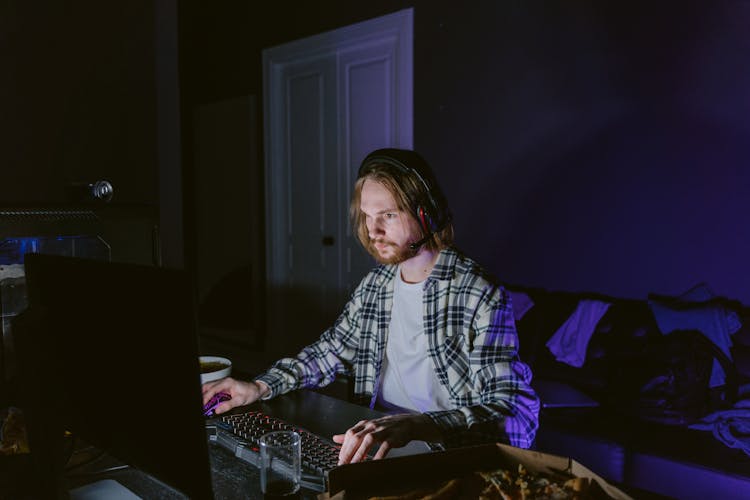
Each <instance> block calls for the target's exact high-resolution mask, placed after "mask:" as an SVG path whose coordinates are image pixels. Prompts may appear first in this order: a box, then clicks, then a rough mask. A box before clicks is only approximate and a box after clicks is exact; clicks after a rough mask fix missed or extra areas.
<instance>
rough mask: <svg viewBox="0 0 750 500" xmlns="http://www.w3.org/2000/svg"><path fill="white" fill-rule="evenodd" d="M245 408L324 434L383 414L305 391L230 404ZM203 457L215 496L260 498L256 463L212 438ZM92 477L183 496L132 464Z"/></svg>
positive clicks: (143, 491)
mask: <svg viewBox="0 0 750 500" xmlns="http://www.w3.org/2000/svg"><path fill="white" fill-rule="evenodd" d="M248 410H260V411H263V412H265V413H267V414H269V415H273V416H276V417H279V418H281V419H283V420H286V421H288V422H290V423H294V424H296V425H299V426H300V427H303V428H305V429H307V430H309V431H311V432H313V433H315V434H318V435H320V436H323V437H327V438H330V437H331V436H332V435H333V434H338V433H342V432H344V431H346V429H348V428H349V427H351V426H352V425H354V424H355V423H357V422H358V421H360V420H362V419H372V418H377V417H380V416H383V413H381V412H378V411H374V410H370V409H369V408H366V407H363V406H358V405H355V404H352V403H349V402H346V401H342V400H340V399H335V398H332V397H330V396H326V395H324V394H320V393H317V392H314V391H308V390H300V391H295V392H292V393H289V394H285V395H283V396H279V397H277V398H274V399H272V400H268V401H262V402H256V403H254V404H252V405H249V406H244V407H241V408H236V409H234V410H232V412H233V413H235V412H236V413H241V412H243V411H248ZM155 438H158V436H155ZM419 449H420V448H419V447H418V446H408V447H405V448H404V449H401V450H399V453H398V454H404V453H413V452H416V451H418V450H419ZM209 458H210V462H211V471H212V478H213V486H214V496H215V498H216V499H227V500H229V499H262V498H263V495H262V494H261V493H260V473H259V470H258V469H257V468H256V467H254V466H252V465H250V464H248V463H246V462H244V461H242V460H240V459H238V458H236V457H235V456H234V455H232V454H231V453H230V452H229V451H227V450H226V449H224V448H222V447H220V446H219V445H216V444H214V443H210V444H209ZM118 464H119V462H117V461H114V459H111V458H110V457H106V459H104V460H101V461H99V460H98V461H97V462H96V463H93V464H91V465H90V466H87V467H85V468H81V469H80V470H77V471H76V472H78V473H85V472H90V471H95V470H101V469H102V468H106V467H110V466H117V465H118ZM94 479H96V480H99V479H115V480H116V481H118V482H119V483H121V484H122V485H124V486H126V487H127V488H128V489H130V490H131V491H132V492H133V493H135V494H136V495H138V496H140V497H141V498H144V499H150V498H160V499H166V500H171V499H180V500H181V499H184V498H186V497H185V496H184V495H181V494H180V493H178V492H176V491H175V490H173V489H171V488H169V487H167V486H165V485H163V484H161V483H159V482H158V481H156V480H155V479H154V478H152V477H150V476H149V475H147V474H145V473H143V472H141V471H138V470H135V469H132V468H126V469H123V470H117V471H112V472H108V473H106V474H102V475H97V476H96V477H95V478H94ZM90 482H92V476H90V475H89V476H80V477H77V478H76V477H70V478H69V484H70V487H71V488H74V487H76V486H81V485H84V484H87V483H90ZM316 496H317V493H316V492H313V491H309V490H305V489H303V498H306V499H313V498H316Z"/></svg>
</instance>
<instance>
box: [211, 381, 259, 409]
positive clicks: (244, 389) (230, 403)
mask: <svg viewBox="0 0 750 500" xmlns="http://www.w3.org/2000/svg"><path fill="white" fill-rule="evenodd" d="M268 391H269V389H268V386H267V385H266V384H264V383H263V382H242V381H240V380H235V379H233V378H231V377H226V378H222V379H219V380H215V381H213V382H206V383H205V384H203V404H204V405H205V404H206V403H208V401H209V400H210V399H211V397H212V396H213V395H214V394H216V393H217V392H226V393H227V394H229V395H230V396H232V399H228V400H226V401H224V402H222V403H221V404H219V405H218V406H217V407H216V408H215V409H214V413H216V414H217V415H218V414H220V413H224V412H227V411H229V410H231V409H232V408H234V407H235V406H243V405H249V404H250V403H253V402H255V401H257V400H258V399H260V398H261V397H263V396H265V395H266V394H267V393H268Z"/></svg>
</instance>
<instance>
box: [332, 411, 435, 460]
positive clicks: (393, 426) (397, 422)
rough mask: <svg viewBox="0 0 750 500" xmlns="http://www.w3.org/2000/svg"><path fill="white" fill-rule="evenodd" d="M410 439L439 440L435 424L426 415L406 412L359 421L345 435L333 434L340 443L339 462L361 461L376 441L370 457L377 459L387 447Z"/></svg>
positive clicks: (386, 451)
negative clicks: (375, 447) (373, 453)
mask: <svg viewBox="0 0 750 500" xmlns="http://www.w3.org/2000/svg"><path fill="white" fill-rule="evenodd" d="M414 439H421V440H424V441H437V440H439V432H438V429H437V427H436V426H435V424H434V423H433V422H432V420H430V418H429V417H427V416H426V415H421V414H408V413H407V414H399V415H388V416H386V417H381V418H377V419H374V420H361V421H359V422H357V424H356V425H355V426H354V427H351V428H350V429H349V430H347V431H346V434H336V435H335V436H333V441H334V442H336V443H339V444H341V451H340V452H339V465H341V464H348V463H355V462H361V461H362V460H364V459H365V457H367V454H368V453H369V452H370V449H371V448H372V447H373V446H375V445H376V444H379V445H380V446H379V447H378V451H377V452H375V456H374V457H373V460H379V459H381V458H383V457H385V456H386V454H387V453H388V452H389V451H390V450H391V448H400V447H402V446H405V445H406V444H407V443H408V442H409V441H412V440H414Z"/></svg>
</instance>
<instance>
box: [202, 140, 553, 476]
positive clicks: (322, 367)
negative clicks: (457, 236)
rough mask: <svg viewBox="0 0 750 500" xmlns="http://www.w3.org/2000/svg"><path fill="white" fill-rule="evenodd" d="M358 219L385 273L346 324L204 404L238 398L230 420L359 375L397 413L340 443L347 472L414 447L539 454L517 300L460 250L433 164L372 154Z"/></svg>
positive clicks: (367, 284)
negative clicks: (498, 447)
mask: <svg viewBox="0 0 750 500" xmlns="http://www.w3.org/2000/svg"><path fill="white" fill-rule="evenodd" d="M350 215H351V218H352V223H353V225H354V229H355V232H356V233H357V236H358V239H359V240H360V242H361V243H362V245H363V246H364V247H365V248H366V249H367V250H368V251H369V252H370V254H372V256H373V257H375V259H376V260H377V261H378V262H379V264H380V265H379V266H377V267H376V268H375V269H373V270H372V271H371V272H370V273H369V274H368V275H367V276H365V278H364V279H363V280H362V281H361V282H360V284H359V286H358V287H357V289H356V290H355V291H354V293H353V294H352V297H351V299H350V301H349V302H348V303H347V304H346V306H345V307H344V311H343V313H342V314H341V316H339V318H338V319H337V320H336V322H335V324H334V325H333V326H332V327H331V328H329V329H328V330H327V331H325V332H324V333H323V335H321V337H320V338H319V339H318V340H317V341H316V342H314V343H313V344H311V345H309V346H307V347H305V348H304V349H303V350H302V351H300V353H299V354H297V356H296V357H295V358H284V359H281V360H279V361H277V362H276V363H274V365H273V366H272V367H271V368H270V369H269V370H268V371H266V372H265V373H263V374H261V375H259V376H258V377H256V378H255V380H253V381H251V382H242V381H238V380H234V379H231V378H226V379H222V380H219V381H216V382H210V383H207V384H205V385H204V387H203V398H204V402H206V401H208V400H209V399H210V397H211V396H212V395H214V394H215V393H217V392H220V391H224V392H227V393H229V394H230V395H231V397H232V399H231V400H228V401H226V402H224V403H222V404H221V405H220V406H219V407H217V409H216V412H217V413H223V412H225V411H227V410H229V409H230V408H233V407H235V406H239V405H245V404H249V403H252V402H253V401H256V400H258V399H268V398H271V397H273V396H276V395H278V394H282V393H285V392H288V391H291V390H294V389H298V388H302V387H322V386H325V385H327V384H329V383H330V382H332V381H333V380H334V379H335V377H336V376H337V375H338V374H348V375H350V376H352V377H353V383H354V394H355V396H357V397H359V398H361V399H363V400H365V401H367V402H368V403H369V405H370V406H371V407H374V408H379V409H384V410H386V411H387V413H389V415H388V416H385V417H383V418H378V419H375V420H369V421H362V422H359V423H357V424H356V425H355V426H353V427H352V428H350V429H348V430H347V431H346V433H345V434H339V435H336V436H334V437H333V439H334V441H336V442H337V443H340V444H341V445H342V447H341V452H340V455H339V463H349V462H358V461H360V460H362V459H363V458H364V457H366V456H367V454H368V452H369V451H370V449H372V448H373V447H374V446H376V445H378V448H377V452H376V453H375V455H374V458H375V459H379V458H382V457H384V456H385V455H386V454H387V453H388V451H389V450H390V449H392V448H394V447H401V446H404V445H405V444H407V443H408V442H409V441H411V440H414V439H419V440H423V441H428V442H436V443H443V444H444V445H445V446H449V447H450V446H458V445H462V444H474V443H477V442H495V441H502V442H507V443H510V444H512V445H514V446H519V447H524V448H527V447H529V446H531V444H532V442H533V440H534V436H535V434H536V429H537V426H538V413H539V400H538V398H537V397H536V395H535V394H534V392H533V390H532V389H531V387H530V386H529V383H530V381H531V371H530V369H529V368H528V366H527V365H525V364H524V363H522V362H521V361H520V360H519V358H518V336H517V334H516V329H515V323H514V319H513V312H512V307H511V303H510V297H509V294H508V293H507V292H506V291H505V290H504V289H503V288H502V287H501V286H499V285H498V284H496V283H494V282H493V281H492V280H491V279H489V278H488V277H487V276H486V275H485V273H484V272H483V270H482V269H481V268H480V267H479V266H478V265H477V264H476V263H475V262H474V261H472V260H471V259H469V258H467V257H465V256H463V255H462V254H461V253H460V252H458V251H457V250H456V249H455V248H453V247H452V246H451V245H452V243H453V226H452V224H451V221H450V214H449V211H448V207H447V204H446V202H445V198H444V196H443V194H442V192H441V191H440V189H439V188H438V186H437V183H436V182H435V180H434V177H433V176H432V173H431V171H430V169H429V167H428V166H427V164H426V163H425V162H424V160H423V159H422V158H421V157H420V156H419V155H418V154H417V153H415V152H413V151H407V150H397V149H382V150H378V151H375V152H373V153H371V154H370V155H368V156H367V158H365V160H364V161H363V163H362V166H361V167H360V171H359V177H358V179H357V182H356V185H355V189H354V194H353V197H352V202H351V206H350Z"/></svg>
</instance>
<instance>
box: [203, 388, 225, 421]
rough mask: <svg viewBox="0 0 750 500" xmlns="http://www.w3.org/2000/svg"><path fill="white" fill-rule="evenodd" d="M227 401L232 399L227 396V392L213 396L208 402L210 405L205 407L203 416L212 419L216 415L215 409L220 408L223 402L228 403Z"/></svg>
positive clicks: (207, 404)
mask: <svg viewBox="0 0 750 500" xmlns="http://www.w3.org/2000/svg"><path fill="white" fill-rule="evenodd" d="M227 399H232V396H230V395H229V394H227V393H226V392H217V393H216V394H214V395H213V396H211V399H209V400H208V403H206V404H205V405H203V415H204V416H206V417H212V416H213V415H214V409H215V408H216V407H217V406H219V403H221V402H222V401H226V400H227Z"/></svg>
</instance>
